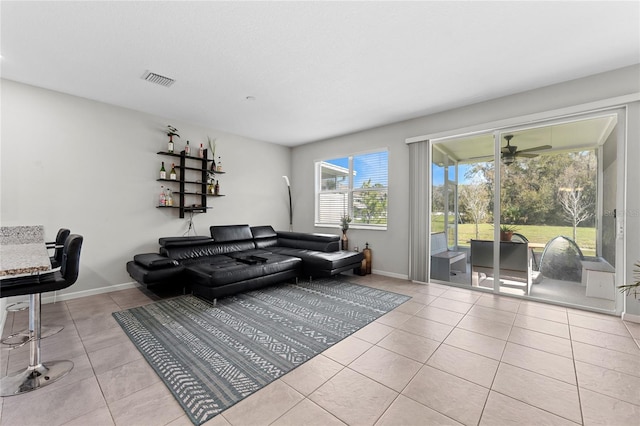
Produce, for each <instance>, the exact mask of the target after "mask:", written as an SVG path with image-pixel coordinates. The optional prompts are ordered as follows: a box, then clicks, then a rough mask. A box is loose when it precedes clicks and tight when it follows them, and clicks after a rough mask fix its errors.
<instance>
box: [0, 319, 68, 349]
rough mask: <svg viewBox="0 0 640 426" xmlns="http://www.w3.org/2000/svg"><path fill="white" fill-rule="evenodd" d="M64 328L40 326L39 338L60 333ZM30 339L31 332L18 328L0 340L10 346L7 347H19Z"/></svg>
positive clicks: (59, 326)
mask: <svg viewBox="0 0 640 426" xmlns="http://www.w3.org/2000/svg"><path fill="white" fill-rule="evenodd" d="M62 330H64V326H61V325H57V326H41V327H40V338H41V339H46V338H47V337H51V336H53V335H55V334H58V333H60V332H61V331H62ZM30 341H31V333H29V330H20V331H18V332H17V333H13V334H10V335H8V336H7V337H5V338H4V339H2V340H1V341H0V343H2V344H3V345H7V346H10V348H9V349H16V348H20V347H22V346H24V345H26V344H27V343H29V342H30Z"/></svg>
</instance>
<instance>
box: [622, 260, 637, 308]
mask: <svg viewBox="0 0 640 426" xmlns="http://www.w3.org/2000/svg"><path fill="white" fill-rule="evenodd" d="M634 266H635V267H636V269H634V270H633V279H634V280H635V281H634V282H633V284H625V285H621V286H618V289H619V290H620V292H621V293H626V294H627V296H629V295H630V294H631V293H632V292H633V295H634V296H635V298H636V299H638V296H639V294H638V291H640V261H638V262H637V263H636V264H635V265H634Z"/></svg>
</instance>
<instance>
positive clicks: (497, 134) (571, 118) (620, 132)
mask: <svg viewBox="0 0 640 426" xmlns="http://www.w3.org/2000/svg"><path fill="white" fill-rule="evenodd" d="M626 114H627V107H626V106H625V105H613V106H610V107H604V108H600V109H596V110H587V111H580V112H575V113H572V114H568V115H558V116H555V117H547V118H543V119H540V120H539V121H533V122H527V123H524V122H523V124H512V125H509V126H505V127H494V128H487V129H484V130H478V131H473V132H461V133H459V134H457V135H451V134H450V135H447V136H444V137H439V138H437V139H427V140H428V143H429V148H428V149H429V152H430V153H432V152H433V149H434V148H435V147H436V146H438V145H440V144H444V146H446V141H451V140H454V139H459V138H462V137H468V136H471V135H483V134H484V135H488V134H492V135H493V140H494V161H495V162H496V164H498V163H497V162H498V161H500V154H501V152H500V151H501V137H502V135H504V134H508V133H510V132H516V131H522V130H527V129H535V128H540V127H547V126H552V125H556V124H565V123H571V122H576V121H583V120H588V119H590V118H596V117H602V116H606V115H616V117H617V126H618V128H617V135H616V146H617V159H618V160H619V161H618V164H617V171H616V174H617V183H618V185H617V191H616V207H617V209H618V211H619V212H620V211H622V212H624V211H625V210H624V208H625V205H626V188H625V184H626V182H625V176H626V156H625V153H626V146H627V130H626V125H627V120H626ZM441 146H442V145H441ZM440 151H441V152H442V151H445V152H446V150H442V149H440ZM596 155H597V157H598V173H597V188H598V190H597V192H596V193H597V200H596V219H595V226H596V255H601V246H602V242H601V241H602V238H601V237H602V226H601V225H602V223H601V222H602V220H601V215H602V214H604V212H603V211H602V198H603V196H602V147H601V146H599V147H598V148H596ZM430 158H432V157H431V154H430ZM427 166H428V167H427V173H428V176H429V179H430V180H429V182H430V184H429V185H428V209H427V211H428V214H429V215H430V216H429V218H427V223H428V232H429V234H430V233H431V231H432V229H431V213H432V197H433V185H432V182H431V179H432V176H433V174H432V173H433V170H432V162H431V161H430V162H429V164H428V165H427ZM457 172H458V163H457V162H456V183H457V178H458V176H457ZM501 178H502V176H501V173H500V167H495V174H494V187H495V188H497V189H498V190H494V199H493V201H494V206H493V214H494V218H493V225H494V235H493V238H494V244H493V250H494V251H493V263H494V265H493V266H494V271H495V274H494V283H493V289H491V288H489V287H484V288H482V287H479V288H477V287H476V288H474V290H481V291H488V292H491V293H495V294H500V295H506V296H514V295H513V294H510V293H505V292H501V291H500V265H499V263H500V244H499V242H500V213H501V205H500V203H501V199H500V185H501ZM456 186H457V185H456ZM495 188H494V189H495ZM456 193H457V191H456ZM456 205H457V202H456ZM623 220H624V218H622V217H619V218H617V220H616V233H617V236H616V242H615V251H616V261H615V265H614V267H615V270H616V274H615V283H616V287H617V286H619V285H622V284H623V283H624V279H625V273H624V271H625V267H626V257H625V254H626V253H625V251H626V250H625V244H626V243H625V239H626V235H624V233H622V231H620V230H621V229H623V228H624V223H623ZM456 244H457V226H456ZM427 252H429V250H428V251H427ZM429 269H430V268H429ZM619 271H620V272H619ZM447 284H448V285H452V286H460V285H456V284H455V283H447ZM516 297H522V298H524V299H527V300H535V301H538V300H540V299H538V298H533V297H531V295H526V296H516ZM543 302H551V303H556V304H558V305H562V306H568V307H578V308H586V309H588V310H594V311H596V312H599V311H602V310H600V309H598V308H592V307H589V306H576V305H571V304H569V303H566V302H561V301H556V302H554V301H548V300H546V299H545V300H543ZM623 304H624V296H623V295H622V294H621V293H619V292H618V291H616V299H615V308H614V312H613V313H615V314H619V313H620V312H621V311H622V309H623ZM606 312H611V311H606Z"/></svg>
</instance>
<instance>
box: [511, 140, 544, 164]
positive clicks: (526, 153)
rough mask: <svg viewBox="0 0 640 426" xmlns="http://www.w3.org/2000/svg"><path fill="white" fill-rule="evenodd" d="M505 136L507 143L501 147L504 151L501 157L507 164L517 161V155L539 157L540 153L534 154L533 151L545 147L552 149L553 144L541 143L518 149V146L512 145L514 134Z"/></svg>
mask: <svg viewBox="0 0 640 426" xmlns="http://www.w3.org/2000/svg"><path fill="white" fill-rule="evenodd" d="M504 138H505V139H506V140H507V145H506V146H503V147H502V148H501V149H500V152H501V153H502V154H501V155H500V158H502V162H503V163H504V164H506V165H509V164H512V163H513V162H514V161H516V157H526V158H533V157H537V156H538V155H540V154H534V153H533V151H540V150H543V149H551V148H552V147H551V145H540V146H536V147H533V148H527V149H522V150H520V151H518V147H517V146H515V145H511V139H513V135H505V136H504Z"/></svg>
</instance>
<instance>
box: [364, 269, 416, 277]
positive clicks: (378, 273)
mask: <svg viewBox="0 0 640 426" xmlns="http://www.w3.org/2000/svg"><path fill="white" fill-rule="evenodd" d="M371 273H372V274H376V275H382V276H384V277H390V278H398V279H400V280H408V279H409V275H407V274H397V273H395V272H386V271H380V270H378V269H372V270H371Z"/></svg>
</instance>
